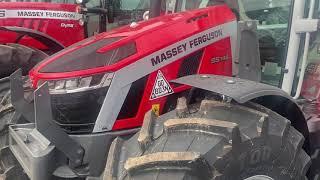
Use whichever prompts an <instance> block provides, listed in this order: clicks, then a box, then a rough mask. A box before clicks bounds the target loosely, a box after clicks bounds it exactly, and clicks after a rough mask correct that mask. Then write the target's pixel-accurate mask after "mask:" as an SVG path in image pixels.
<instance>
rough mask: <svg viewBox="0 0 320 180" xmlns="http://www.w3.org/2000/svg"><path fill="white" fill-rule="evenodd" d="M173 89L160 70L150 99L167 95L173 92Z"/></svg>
mask: <svg viewBox="0 0 320 180" xmlns="http://www.w3.org/2000/svg"><path fill="white" fill-rule="evenodd" d="M173 93H174V92H173V89H172V88H171V86H170V84H169V83H168V81H167V80H166V78H165V77H164V76H163V74H162V72H161V71H160V70H159V71H158V74H157V78H156V81H155V82H154V85H153V88H152V93H151V96H150V100H153V99H157V98H160V97H163V96H167V95H169V94H173Z"/></svg>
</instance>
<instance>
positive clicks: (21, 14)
mask: <svg viewBox="0 0 320 180" xmlns="http://www.w3.org/2000/svg"><path fill="white" fill-rule="evenodd" d="M0 12H2V13H3V14H2V15H1V16H0V19H2V18H25V19H61V20H79V19H81V18H82V15H81V14H79V13H76V12H68V11H48V10H33V9H22V10H18V9H0Z"/></svg>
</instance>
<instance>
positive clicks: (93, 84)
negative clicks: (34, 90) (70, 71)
mask: <svg viewBox="0 0 320 180" xmlns="http://www.w3.org/2000/svg"><path fill="white" fill-rule="evenodd" d="M113 75H114V73H106V74H96V75H92V76H87V77H76V78H70V79H59V80H47V82H48V85H49V90H50V94H66V93H76V92H82V91H87V90H91V89H98V88H101V87H106V86H110V84H111V81H112V79H113ZM43 82H44V81H43V80H40V81H39V83H38V86H39V85H40V84H42V83H43Z"/></svg>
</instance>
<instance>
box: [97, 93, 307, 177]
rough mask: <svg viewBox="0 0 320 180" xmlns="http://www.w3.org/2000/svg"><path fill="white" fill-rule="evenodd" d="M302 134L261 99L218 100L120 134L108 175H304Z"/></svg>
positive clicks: (180, 105) (182, 107) (183, 107)
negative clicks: (254, 101) (259, 102)
mask: <svg viewBox="0 0 320 180" xmlns="http://www.w3.org/2000/svg"><path fill="white" fill-rule="evenodd" d="M303 142H304V137H303V135H302V134H300V133H299V132H298V131H297V130H295V129H294V128H293V127H292V126H291V125H290V121H289V120H287V119H286V118H284V117H282V116H280V115H279V114H277V113H275V112H273V111H271V110H269V109H266V108H265V107H262V106H260V105H257V104H252V103H250V104H246V105H239V104H236V103H225V102H220V101H214V100H202V101H201V103H198V104H194V105H189V106H188V107H187V104H186V100H185V98H180V99H179V100H178V102H177V107H176V110H174V111H171V112H169V113H166V114H164V115H162V116H160V117H156V116H155V115H154V113H153V112H152V111H149V112H148V113H146V115H145V119H144V123H143V126H142V128H141V130H140V132H139V133H137V134H136V135H134V136H133V137H132V138H130V139H128V140H124V139H122V138H120V137H118V138H116V139H115V140H114V141H113V143H112V145H111V148H110V151H109V155H108V160H107V164H106V168H105V172H104V176H103V177H104V180H111V179H112V180H120V179H121V180H125V179H139V180H144V179H145V180H156V179H157V180H169V179H170V180H182V179H183V180H187V179H189V180H191V179H192V180H197V179H198V180H200V179H201V180H206V179H211V180H218V179H219V180H238V179H239V180H244V179H248V178H249V179H255V180H264V179H270V178H271V179H275V180H293V179H295V180H301V179H306V173H307V171H308V168H309V166H310V157H309V156H308V155H307V154H306V152H305V151H304V150H303V149H302V145H303Z"/></svg>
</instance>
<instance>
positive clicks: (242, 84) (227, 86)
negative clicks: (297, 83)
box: [171, 75, 310, 153]
mask: <svg viewBox="0 0 320 180" xmlns="http://www.w3.org/2000/svg"><path fill="white" fill-rule="evenodd" d="M171 82H174V83H178V84H185V85H189V86H192V87H195V88H199V89H204V90H207V91H211V92H214V93H218V94H221V95H225V96H228V97H230V98H232V99H233V100H234V101H236V102H238V103H241V104H244V103H248V102H249V101H251V102H255V103H258V104H261V105H263V106H265V107H266V108H268V109H271V110H272V111H274V112H276V113H278V114H280V115H282V116H283V117H285V118H287V119H288V120H290V121H291V124H292V126H293V127H294V128H296V129H297V130H298V131H299V132H300V133H301V134H303V135H304V137H305V142H304V149H305V151H306V152H307V153H310V142H309V141H310V140H309V131H308V126H307V122H306V119H305V117H304V114H303V112H302V111H301V109H300V107H299V106H298V105H297V104H296V102H295V101H294V100H293V99H292V97H291V96H289V95H288V94H287V93H286V92H284V91H283V90H281V89H279V88H276V87H273V86H270V85H267V84H262V83H258V82H253V81H249V80H245V79H240V78H233V77H226V76H217V75H191V76H185V77H182V78H179V79H176V80H173V81H171Z"/></svg>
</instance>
